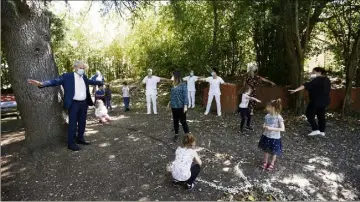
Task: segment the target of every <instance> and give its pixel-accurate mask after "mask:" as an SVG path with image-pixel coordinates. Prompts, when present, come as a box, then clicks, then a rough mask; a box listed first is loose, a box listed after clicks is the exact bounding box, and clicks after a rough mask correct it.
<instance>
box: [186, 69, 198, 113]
mask: <svg viewBox="0 0 360 202" xmlns="http://www.w3.org/2000/svg"><path fill="white" fill-rule="evenodd" d="M198 79H199V77H198V76H194V71H191V72H190V76H187V77H184V78H183V80H184V81H186V82H187V88H188V100H189V108H195V93H196V88H195V82H196V81H198Z"/></svg>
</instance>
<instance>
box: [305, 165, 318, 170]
mask: <svg viewBox="0 0 360 202" xmlns="http://www.w3.org/2000/svg"><path fill="white" fill-rule="evenodd" d="M315 168H316V167H315V166H314V165H305V166H304V167H303V170H305V171H314V170H315Z"/></svg>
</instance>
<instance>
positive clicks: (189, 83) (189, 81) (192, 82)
mask: <svg viewBox="0 0 360 202" xmlns="http://www.w3.org/2000/svg"><path fill="white" fill-rule="evenodd" d="M198 79H199V77H197V76H187V77H185V78H183V80H184V81H186V82H187V88H188V91H196V89H195V82H196V81H197V80H198Z"/></svg>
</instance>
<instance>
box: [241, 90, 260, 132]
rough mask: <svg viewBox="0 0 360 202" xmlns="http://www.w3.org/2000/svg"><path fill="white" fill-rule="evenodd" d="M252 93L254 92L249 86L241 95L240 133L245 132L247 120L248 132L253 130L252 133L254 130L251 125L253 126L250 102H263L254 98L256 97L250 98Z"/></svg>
mask: <svg viewBox="0 0 360 202" xmlns="http://www.w3.org/2000/svg"><path fill="white" fill-rule="evenodd" d="M251 92H252V89H251V87H250V86H247V87H245V90H244V91H243V93H242V94H241V102H240V104H239V113H240V116H241V124H240V132H243V131H244V124H245V119H247V122H246V127H245V129H246V130H251V131H253V130H254V129H253V128H251V126H250V124H251V113H250V109H249V101H250V100H254V101H255V102H261V101H260V100H258V99H256V98H254V97H251V96H250V94H251Z"/></svg>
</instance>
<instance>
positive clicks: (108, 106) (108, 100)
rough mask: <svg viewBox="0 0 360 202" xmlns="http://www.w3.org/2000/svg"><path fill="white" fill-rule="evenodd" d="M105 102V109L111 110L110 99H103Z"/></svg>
mask: <svg viewBox="0 0 360 202" xmlns="http://www.w3.org/2000/svg"><path fill="white" fill-rule="evenodd" d="M105 100H106V103H105V104H106V109H112V106H111V98H105Z"/></svg>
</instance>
